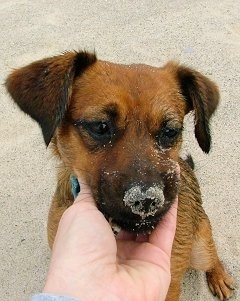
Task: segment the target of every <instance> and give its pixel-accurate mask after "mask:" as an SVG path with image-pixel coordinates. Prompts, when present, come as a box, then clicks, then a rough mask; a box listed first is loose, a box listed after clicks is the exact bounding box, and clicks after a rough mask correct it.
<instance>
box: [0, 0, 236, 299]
mask: <svg viewBox="0 0 240 301" xmlns="http://www.w3.org/2000/svg"><path fill="white" fill-rule="evenodd" d="M239 16H240V4H239V2H238V1H236V0H223V1H217V0H212V1H202V0H197V1H195V0H192V1H183V0H178V1H163V0H159V1H148V0H133V1H124V0H122V1H120V0H115V1H108V0H100V1H89V0H88V1H74V0H71V1H63V0H54V1H52V0H38V1H31V0H29V1H27V0H25V1H24V0H19V1H17V0H0V41H1V43H0V70H1V72H0V83H1V84H2V83H3V82H4V79H5V77H6V75H7V74H8V73H9V72H10V70H11V68H14V67H19V66H22V65H24V64H27V63H30V62H31V61H34V60H36V59H40V58H42V57H45V56H50V55H53V54H59V53H61V52H62V51H64V50H71V49H75V50H78V49H88V50H94V49H95V50H96V52H97V54H98V57H100V58H102V59H106V60H111V61H114V62H121V63H131V62H144V63H148V64H152V65H155V66H160V65H162V64H163V63H165V62H166V61H168V60H169V59H176V60H179V61H181V62H183V63H185V64H187V65H190V66H192V67H194V68H196V69H198V70H200V71H201V72H204V73H205V74H206V75H208V76H210V77H211V78H212V79H214V80H215V81H216V82H217V83H218V85H219V87H220V90H221V105H220V107H219V109H218V111H217V114H216V115H215V117H214V119H213V122H212V133H213V148H212V151H211V153H210V155H208V156H206V155H204V154H203V153H202V152H201V150H200V148H199V147H198V146H197V143H196V141H195V140H194V137H193V133H192V129H191V125H188V123H189V124H190V123H191V122H190V121H188V122H187V125H186V128H187V131H186V132H187V133H186V141H187V142H186V143H185V144H186V145H185V147H186V148H187V149H188V151H189V152H191V153H192V154H193V156H194V158H195V162H196V170H197V175H198V178H199V180H200V183H201V186H202V194H203V201H204V207H205V209H206V211H207V213H208V215H209V217H210V219H211V222H212V227H213V231H214V234H215V240H216V244H217V246H218V250H219V254H220V257H221V259H222V260H223V262H224V263H225V265H226V268H227V270H228V271H229V272H230V273H231V274H232V275H233V276H234V277H235V278H236V279H237V282H239V276H240V222H239V221H240V220H239V215H240V205H239V204H240V203H239V195H238V194H239V190H240V189H239V187H240V180H239V178H240V174H239V162H240V127H239V116H240V105H239V95H240V17H239ZM0 99H1V107H0V137H1V138H0V141H1V142H0V179H1V188H0V206H1V209H0V259H1V260H0V262H1V267H0V300H4V301H8V300H9V301H10V300H11V301H12V300H17V301H18V300H19V301H20V300H28V298H29V296H30V295H31V294H32V293H34V292H38V291H40V290H41V288H42V286H43V282H44V278H45V275H46V270H47V266H48V263H49V258H50V252H49V249H48V246H47V241H46V220H47V213H48V208H49V203H50V200H51V196H52V194H53V191H54V186H55V170H54V167H55V165H56V162H55V161H54V160H53V158H52V157H51V155H50V152H49V151H47V150H46V148H45V146H44V143H43V139H42V136H41V133H40V129H39V128H38V126H37V124H35V123H34V122H33V121H31V120H30V119H29V118H27V117H26V116H25V115H24V114H23V113H21V112H20V111H19V110H18V109H17V108H16V106H14V105H13V103H12V102H11V101H10V99H9V97H8V95H7V94H6V92H5V90H4V86H3V85H1V86H0ZM183 282H184V283H183V291H182V298H181V300H188V301H198V300H201V301H205V300H208V301H211V300H215V298H214V297H212V296H211V294H210V292H209V290H208V288H207V285H206V281H205V278H204V275H203V273H201V272H195V271H190V272H189V273H188V274H187V275H186V277H185V278H184V281H183ZM233 300H240V290H239V289H237V290H236V291H235V296H234V297H233Z"/></svg>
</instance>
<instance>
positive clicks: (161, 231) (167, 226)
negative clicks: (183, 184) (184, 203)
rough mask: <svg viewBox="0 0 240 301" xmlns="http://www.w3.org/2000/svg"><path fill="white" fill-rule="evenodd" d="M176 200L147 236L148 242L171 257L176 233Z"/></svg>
mask: <svg viewBox="0 0 240 301" xmlns="http://www.w3.org/2000/svg"><path fill="white" fill-rule="evenodd" d="M177 207H178V200H177V199H176V201H175V202H174V204H173V205H172V207H171V208H170V210H169V211H168V213H167V214H166V215H165V217H164V218H163V220H162V221H161V222H160V223H159V224H158V226H157V227H156V228H155V229H154V231H153V232H152V234H151V235H150V236H149V242H150V243H152V244H153V245H155V246H157V247H158V248H160V249H161V250H162V251H163V252H165V253H166V254H167V255H168V256H169V257H170V256H171V251H172V244H173V239H174V236H175V231H176V222H177Z"/></svg>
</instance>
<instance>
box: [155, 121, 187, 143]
mask: <svg viewBox="0 0 240 301" xmlns="http://www.w3.org/2000/svg"><path fill="white" fill-rule="evenodd" d="M181 132H182V128H173V127H169V126H164V127H163V128H162V129H161V130H160V132H159V133H158V135H157V140H158V143H159V144H160V145H161V146H163V147H165V148H166V147H170V146H172V145H173V144H174V142H175V141H176V139H177V138H178V137H179V135H180V134H181Z"/></svg>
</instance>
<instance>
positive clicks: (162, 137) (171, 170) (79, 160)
mask: <svg viewBox="0 0 240 301" xmlns="http://www.w3.org/2000/svg"><path fill="white" fill-rule="evenodd" d="M6 86H7V89H8V91H9V93H10V94H11V96H12V98H13V99H14V101H15V102H16V103H17V104H18V105H19V107H20V108H21V109H22V110H23V111H24V112H26V113H27V114H29V115H30V116H31V117H32V118H33V119H35V120H36V121H37V122H38V123H39V125H40V126H41V128H42V132H43V137H44V140H45V142H46V144H47V145H48V144H49V143H50V141H52V142H53V144H54V146H55V150H56V152H57V153H58V154H59V156H60V158H61V159H62V161H63V162H64V163H65V164H66V166H67V167H68V168H70V170H71V171H72V172H73V174H75V175H76V176H77V177H81V178H83V179H84V180H85V181H86V182H87V183H88V184H89V185H90V187H91V189H92V191H93V194H94V197H95V199H96V202H97V204H98V206H99V208H100V210H101V211H102V212H103V213H104V214H105V216H106V217H107V218H111V219H112V220H113V221H114V222H115V223H117V224H118V225H119V226H120V227H122V228H124V229H126V230H130V231H137V232H146V231H149V230H151V229H152V228H153V227H154V226H155V225H156V223H157V222H158V221H159V219H160V218H161V217H162V216H163V215H164V214H165V213H166V211H167V210H168V209H169V208H170V206H171V204H172V202H173V200H174V199H175V196H176V194H177V191H178V180H179V171H178V164H177V162H178V160H179V150H180V148H181V140H182V131H183V120H184V116H185V115H186V114H187V113H188V112H189V111H194V114H195V137H196V139H197V141H198V143H199V145H200V147H201V148H202V150H203V151H204V152H206V153H208V152H209V150H210V145H211V136H210V130H209V120H210V117H211V115H212V113H213V112H214V110H215V109H216V107H217V104H218V99H219V94H218V89H217V87H216V85H215V84H214V83H213V82H212V81H210V80H209V79H208V78H206V77H205V76H203V75H202V74H200V73H199V72H197V71H194V70H192V69H189V68H187V67H184V66H181V65H178V64H176V63H173V62H170V63H168V64H167V65H165V66H164V67H162V68H156V67H150V66H146V65H130V66H128V65H118V64H113V63H109V62H105V61H99V60H97V59H96V57H95V55H94V54H89V53H86V52H78V53H77V52H69V53H65V54H63V55H60V56H56V57H52V58H48V59H44V60H41V61H37V62H34V63H32V64H30V65H28V66H26V67H24V68H21V69H18V70H15V71H13V72H12V74H11V75H10V76H9V77H8V79H7V81H6Z"/></svg>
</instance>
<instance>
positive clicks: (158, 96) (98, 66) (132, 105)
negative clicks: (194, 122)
mask: <svg viewBox="0 0 240 301" xmlns="http://www.w3.org/2000/svg"><path fill="white" fill-rule="evenodd" d="M179 90H180V89H179V85H178V82H177V80H176V78H175V76H174V74H173V73H172V72H171V70H168V69H167V68H157V67H152V66H149V65H143V64H134V65H121V64H114V63H110V62H105V61H97V62H96V63H95V64H94V65H92V66H91V67H90V68H88V69H87V70H86V71H85V72H84V74H83V75H81V77H79V78H78V79H77V80H76V83H75V86H74V91H73V92H74V93H73V95H74V98H75V103H74V106H75V107H78V108H79V110H80V109H81V110H88V111H89V112H90V111H91V110H92V111H94V108H95V107H97V108H100V107H105V106H108V105H109V106H111V105H117V106H118V107H120V108H122V109H123V110H124V109H125V110H128V111H129V110H130V111H132V112H133V111H135V112H136V111H137V110H136V109H137V108H139V110H140V111H144V112H145V114H146V113H147V111H151V112H153V111H155V112H156V113H159V112H160V111H162V110H164V111H169V114H171V112H173V111H175V112H177V114H178V115H181V112H183V111H184V110H185V109H184V108H185V102H184V101H183V99H182V96H181V94H180V92H179Z"/></svg>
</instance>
